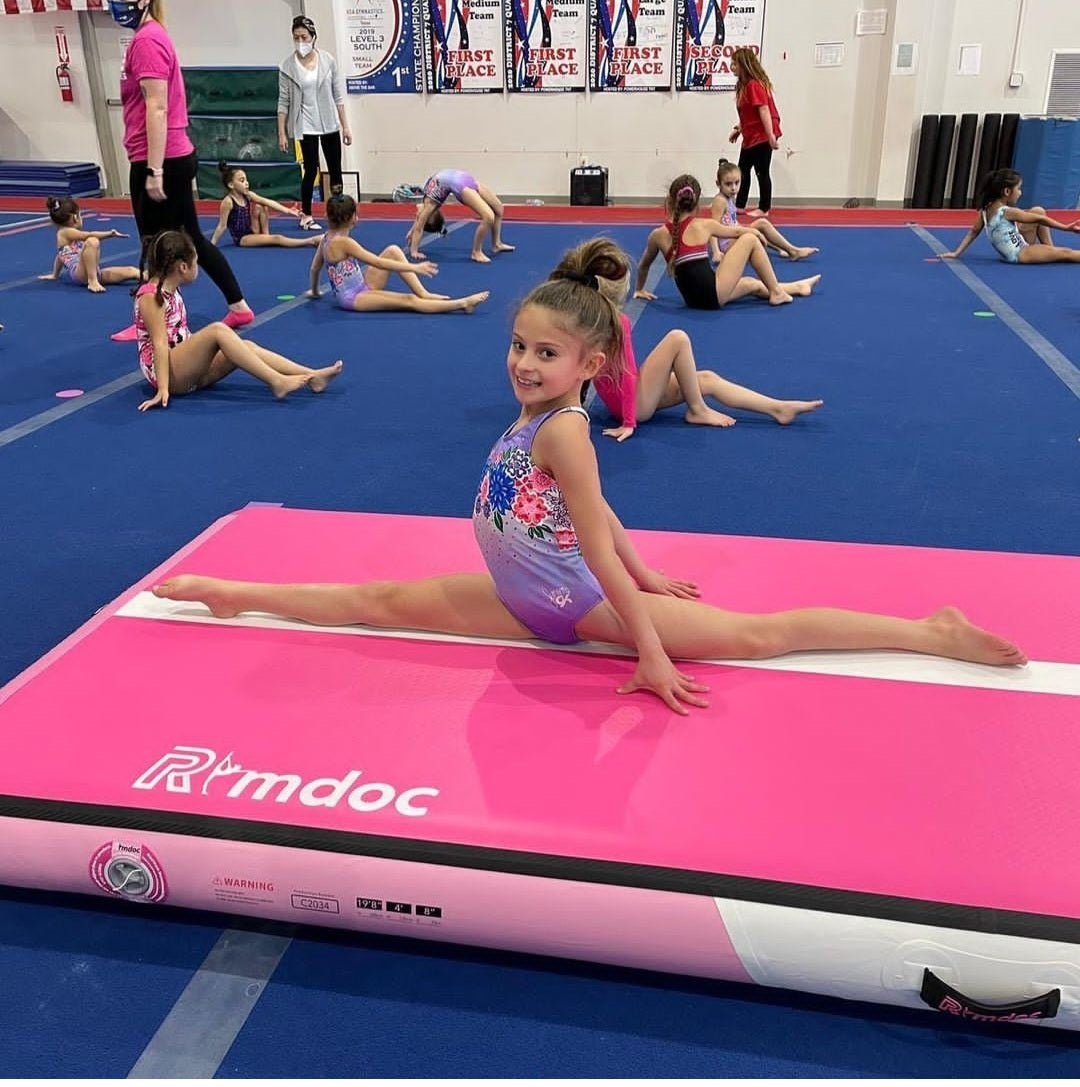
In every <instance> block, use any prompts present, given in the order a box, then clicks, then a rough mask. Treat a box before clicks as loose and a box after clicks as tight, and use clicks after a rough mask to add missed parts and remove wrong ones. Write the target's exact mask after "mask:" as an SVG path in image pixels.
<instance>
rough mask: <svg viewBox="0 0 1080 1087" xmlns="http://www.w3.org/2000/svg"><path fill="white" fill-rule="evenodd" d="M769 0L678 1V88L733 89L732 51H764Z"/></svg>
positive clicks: (695, 89) (699, 89)
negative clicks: (762, 43)
mask: <svg viewBox="0 0 1080 1087" xmlns="http://www.w3.org/2000/svg"><path fill="white" fill-rule="evenodd" d="M764 34H765V0H738V2H737V3H732V2H730V0H678V2H677V4H676V7H675V89H676V90H680V91H733V90H734V89H735V83H736V80H735V76H734V75H732V73H731V54H732V53H734V52H735V50H736V49H738V48H739V46H743V45H745V46H749V47H750V48H751V49H753V50H754V52H755V53H758V54H760V53H761V42H762V39H763V37H764Z"/></svg>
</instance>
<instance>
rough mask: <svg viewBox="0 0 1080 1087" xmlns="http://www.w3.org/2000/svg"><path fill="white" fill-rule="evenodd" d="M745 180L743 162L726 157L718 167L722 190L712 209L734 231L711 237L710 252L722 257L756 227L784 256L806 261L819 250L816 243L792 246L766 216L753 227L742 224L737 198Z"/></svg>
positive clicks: (717, 175) (717, 257)
mask: <svg viewBox="0 0 1080 1087" xmlns="http://www.w3.org/2000/svg"><path fill="white" fill-rule="evenodd" d="M741 183H742V170H741V169H740V168H739V164H738V163H737V162H729V161H728V160H727V159H724V158H722V159H721V160H720V161H719V162H718V163H717V166H716V187H717V188H718V189H719V190H720V191H719V192H718V193H717V194H716V196H714V197H713V202H712V208H711V209H710V211H711V213H712V217H713V218H714V219H715V220H716V221H717V222H718V223H720V224H722V225H723V226H726V227H728V228H729V229H730V230H731V231H732V233H730V234H728V235H726V236H724V237H715V236H714V237H712V238H710V239H709V252H710V253H711V254H712V259H713V260H714V261H718V260H720V258H721V257H723V255H724V254H725V253H726V252H727V251H728V249H729V248H730V247H731V243H732V241H733V240H734V239H735V238H737V237H739V235H740V234H745V233H746V231H748V230H756V231H757V232H758V234H760V235H761V240H762V241H763V242H764V243H765V244H766V245H767V246H770V247H771V248H773V249H775V250H776V251H777V252H778V253H780V255H781V256H785V257H790V258H791V259H792V260H802V259H803V258H804V257H810V256H813V255H814V254H815V253H817V252H819V250H818V249H817V248H816V247H814V246H810V245H792V244H791V242H789V241H788V240H787V238H785V237H784V235H783V234H781V233H780V231H779V230H777V229H776V227H774V226H773V225H772V223H770V222H769V220H768V219H766V218H764V217H761V218H757V219H754V220H752V221H751V223H750V225H749V226H739V209H738V207H737V205H736V204H735V197H736V196H737V195H738V192H739V185H740V184H741Z"/></svg>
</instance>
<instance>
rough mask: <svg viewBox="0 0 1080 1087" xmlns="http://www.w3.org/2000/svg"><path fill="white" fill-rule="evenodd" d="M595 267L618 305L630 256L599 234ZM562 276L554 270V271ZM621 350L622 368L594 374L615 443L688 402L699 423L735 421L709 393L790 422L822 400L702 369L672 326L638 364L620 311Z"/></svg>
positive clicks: (690, 416)
mask: <svg viewBox="0 0 1080 1087" xmlns="http://www.w3.org/2000/svg"><path fill="white" fill-rule="evenodd" d="M590 244H591V245H592V246H593V247H594V249H593V251H592V252H593V255H592V257H591V259H590V263H591V266H592V267H593V268H595V269H597V271H596V272H595V273H594V274H595V275H596V286H597V290H599V291H600V293H601V294H602V295H603V296H604V297H605V298H607V299H608V300H609V301H610V302H611V303H612V305H614V306H615V307H616V308H619V307H620V306H621V305H622V304H623V302H624V301H625V299H626V295H627V292H628V291H629V288H630V258H629V257H628V256H627V255H626V254H625V253H624V252H623V251H622V250H621V249H620V248H619V247H618V246H617V245H616V244H615V243H614V242H612V241H609V240H608V239H606V238H597V239H595V240H594V241H593V242H591V243H590ZM553 274H555V275H557V274H558V272H557V271H556V272H555V273H553ZM619 322H620V324H621V326H622V343H623V351H622V356H621V358H620V360H619V365H618V366H613V367H607V368H605V369H604V370H603V371H601V373H599V374H598V375H597V376H596V379H595V380H594V382H593V385H594V386H595V388H596V394H597V396H599V397H600V399H601V400H602V401H603V402H604V405H605V407H606V408H607V409H608V411H610V412H611V414H612V415H614V416H615V418H616V419H618V420H619V425H618V426H617V427H610V428H608V429H607V430H605V431H604V432H603V433H604V435H605V437H608V438H614V439H615V440H616V441H617V442H623V441H626V439H627V438H629V437H630V436H631V435H632V434H633V433H634V430H635V429H636V427H637V426H638V424H639V423H645V422H648V420H649V419H651V418H652V417H653V415H654V414H655V413H656V412H657V411H662V410H663V409H664V408H672V407H674V406H675V405H676V404H685V405H686V414H685V415H684V416H683V418H684V419H685V420H686V422H688V423H696V424H698V425H700V426H720V427H729V426H734V425H735V420H734V419H733V418H732V417H731V416H730V415H725V414H724V413H723V412H720V411H715V410H714V409H713V408H711V407H709V405H708V404H707V403H706V402H705V397H711V398H712V399H713V400H716V401H718V402H719V403H720V404H723V405H724V407H728V408H741V409H742V410H743V411H754V412H760V413H761V414H762V415H770V416H772V418H773V419H775V420H776V421H777V422H778V423H780V424H781V426H786V425H787V424H788V423H790V422H792V421H793V420H794V419H795V418H796V417H797V416H799V415H802V414H803V412H807V411H815V410H816V409H817V408H820V407H821V405H822V404H823V403H824V401H822V400H774V399H773V398H772V397H771V396H764V395H763V394H762V393H759V392H755V391H754V390H753V389H747V388H744V387H743V386H742V385H736V384H735V383H734V382H732V381H727V380H726V379H724V378H722V377H721V376H720V375H719V374H717V373H714V372H713V371H712V370H699V369H698V368H697V363H696V362H695V361H694V349H693V345H692V344H691V343H690V337H689V336H688V335H687V334H686V333H685V332H684V331H683V330H682V329H681V328H676V329H672V331H671V332H669V333H668V334H667V335H666V336H665V337H664V338H663V339H662V340H661V341H660V342H659V343H658V344H657V345H656V346H655V347H654V348H653V349H652V351H650V352H649V355H648V358H646V359H645V361H644V362H643V363H642V364H641V369H640V370H639V369H638V367H637V362H636V361H635V358H634V343H633V339H632V336H633V326H632V325H631V324H630V319H629V318H628V317H627V316H626V314H625V313H620V314H619Z"/></svg>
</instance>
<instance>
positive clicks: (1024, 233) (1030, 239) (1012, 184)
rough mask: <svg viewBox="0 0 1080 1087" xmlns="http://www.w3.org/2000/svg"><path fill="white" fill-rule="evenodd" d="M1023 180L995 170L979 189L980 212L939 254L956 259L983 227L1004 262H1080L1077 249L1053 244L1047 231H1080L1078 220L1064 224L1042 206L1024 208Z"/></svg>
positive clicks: (1012, 174)
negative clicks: (954, 242) (1020, 205)
mask: <svg viewBox="0 0 1080 1087" xmlns="http://www.w3.org/2000/svg"><path fill="white" fill-rule="evenodd" d="M1023 185H1024V179H1023V178H1022V177H1021V176H1020V175H1019V174H1018V173H1017V172H1016V171H1015V170H1008V169H1004V170H994V171H993V173H990V174H987V176H986V178H985V179H984V180H983V183H982V187H981V188H980V189H979V209H980V210H979V215H978V218H976V220H975V222H974V223H973V224H972V226H971V229H970V230H969V231H968V232H967V233H966V234H965V235H964V237H963V240H962V241H961V242H960V244H959V245H958V246H957V247H956V248H955V249H950V250H948V251H947V252H945V253H942V254H941V258H942V260H955V259H956V258H957V257H959V256H960V254H961V253H963V251H964V250H965V249H967V247H968V246H969V245H971V243H972V242H973V241H974V240H975V239H976V238H977V237H978V236H979V235H980V234H981V233H982V232H983V230H984V229H985V230H986V233H987V236H988V237H989V238H990V244H991V245H992V246H993V247H994V249H995V251H996V252H997V255H998V256H999V257H1001V259H1002V260H1003V261H1005V263H1006V264H1054V263H1057V262H1058V261H1069V262H1073V263H1075V262H1077V261H1080V249H1072V248H1070V247H1069V246H1064V245H1054V239H1053V236H1052V235H1051V233H1050V231H1051V229H1053V230H1068V231H1071V232H1072V233H1074V234H1078V233H1080V219H1077V220H1076V221H1075V222H1073V223H1070V224H1069V225H1068V226H1066V225H1065V224H1064V223H1059V222H1058V221H1057V220H1056V219H1051V218H1050V217H1049V216H1048V215H1047V214H1046V209H1045V208H1039V207H1035V208H1032V209H1031V210H1030V211H1024V210H1023V208H1018V207H1017V206H1016V205H1017V203H1019V201H1020V195H1021V192H1022V190H1023Z"/></svg>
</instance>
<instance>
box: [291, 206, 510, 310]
mask: <svg viewBox="0 0 1080 1087" xmlns="http://www.w3.org/2000/svg"><path fill="white" fill-rule="evenodd" d="M326 221H327V222H328V223H329V224H330V229H329V230H328V231H327V232H326V234H325V235H324V236H323V237H322V238H320V239H319V241H320V243H321V244H320V245H319V248H318V249H317V250H316V251H315V257H314V259H313V260H312V262H311V291H310V294H311V297H312V298H318V297H319V293H320V291H319V273H320V272H321V271H322V267H323V265H324V264H325V265H326V275H327V278H328V279H329V280H330V288H331V290H332V291H333V292H334V297H335V298H336V299H337V304H338V305H339V306H340V307H341V308H342V309H347V310H361V311H370V310H403V309H404V310H413V311H414V312H416V313H449V312H451V311H452V310H459V309H460V310H464V311H465V312H466V313H472V311H473V310H474V309H476V307H477V306H478V305H480V303H481V302H483V301H484V299H485V298H487V296H488V295H489V294H490V293H491V292H490V291H480V292H479V293H478V294H470V295H466V296H465V297H464V298H451V297H450V296H449V295H445V294H432V293H431V292H430V291H429V290H428V289H427V288H426V287H425V286H424V285H423V284H422V283H421V282H420V279H419V276H433V275H435V274H436V273H437V272H438V270H439V269H438V267H437V266H436V265H435V264H432V263H431V261H429V260H425V261H423V262H422V263H420V264H410V263H409V262H408V261H407V260H406V259H405V254H404V253H403V252H402V250H401V247H400V246H397V245H388V246H387V247H386V248H385V249H384V250H383V251H382V252H381V253H380V254H379V255H378V256H376V255H375V254H374V253H372V252H370V251H369V250H367V249H365V248H364V247H363V246H362V245H360V243H359V242H356V241H353V239H352V238H351V237H350V236H349V232H350V231H351V230H352V228H353V227H354V226H355V225H356V201H355V200H354V199H353V198H352V197H351V196H343V195H342V194H341V193H338V194H336V195H335V196H331V197H330V199H329V200H328V201H327V202H326ZM365 266H366V268H365ZM391 272H396V273H397V274H398V275H399V276H400V277H401V281H402V282H403V283H404V284H405V286H406V287H408V288H409V290H410V291H411V292H412V293H411V294H405V293H404V292H402V291H389V290H387V289H386V284H387V282H388V281H389V279H390V273H391Z"/></svg>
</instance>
